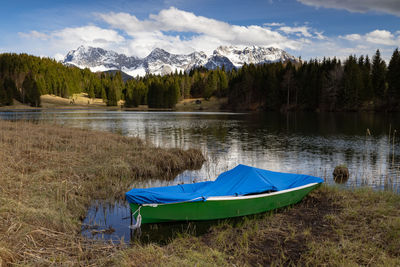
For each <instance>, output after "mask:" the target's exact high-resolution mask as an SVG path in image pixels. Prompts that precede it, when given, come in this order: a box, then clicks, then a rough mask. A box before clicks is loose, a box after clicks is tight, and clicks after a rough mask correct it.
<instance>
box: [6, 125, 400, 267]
mask: <svg viewBox="0 0 400 267" xmlns="http://www.w3.org/2000/svg"><path fill="white" fill-rule="evenodd" d="M203 160H204V158H203V156H202V155H201V153H200V152H199V151H197V150H188V151H182V150H179V149H168V150H166V149H160V148H156V147H153V146H151V145H149V144H145V143H143V142H142V141H141V140H139V139H136V138H126V137H122V136H119V135H115V134H111V133H106V132H95V131H88V130H80V129H70V128H65V127H61V126H56V125H48V124H33V123H28V122H21V121H19V122H7V121H0V266H2V265H8V264H10V265H36V266H43V265H44V266H46V265H66V266H69V265H74V266H76V265H83V266H90V265H93V266H99V265H100V266H102V265H117V266H119V265H125V266H160V265H163V266H195V265H198V266H215V265H218V266H225V265H229V266H232V265H236V266H258V265H270V266H278V265H279V266H281V265H282V266H290V265H311V266H314V265H316V266H349V265H351V266H353V265H354V266H356V265H367V266H400V196H399V195H396V194H394V193H391V192H375V191H372V190H370V189H357V190H354V191H350V190H338V189H336V188H332V187H325V186H324V187H321V188H320V189H319V190H316V191H314V192H312V193H311V194H310V195H309V196H307V197H306V198H305V199H304V200H303V201H302V202H301V203H299V204H297V205H294V206H293V207H289V208H286V209H282V210H280V211H278V212H274V213H270V214H261V215H255V216H249V217H245V218H242V219H239V220H227V221H223V222H221V223H218V224H216V225H214V226H213V227H212V228H211V229H210V230H209V231H208V232H207V233H206V234H204V235H202V236H198V237H196V236H195V235H193V234H191V233H185V234H182V235H181V236H178V237H176V238H174V239H173V240H171V241H170V242H169V243H168V244H166V245H163V246H162V245H157V244H139V243H137V244H133V245H132V246H131V247H124V246H123V245H113V244H108V243H95V242H91V241H88V240H85V239H83V238H82V237H81V236H80V233H79V231H80V227H81V219H82V217H83V216H84V214H85V211H86V208H87V206H88V205H89V203H90V200H92V199H107V198H119V197H121V196H122V194H123V193H124V192H125V191H126V190H127V189H128V188H129V185H130V184H131V183H132V181H134V180H135V179H148V178H152V177H157V178H160V177H164V178H168V177H172V176H173V175H175V174H176V173H177V172H179V171H182V170H184V169H186V168H190V167H193V168H194V167H198V166H199V165H200V164H201V163H202V162H203ZM271 214H272V216H271Z"/></svg>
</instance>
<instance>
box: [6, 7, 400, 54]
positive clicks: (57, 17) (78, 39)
mask: <svg viewBox="0 0 400 267" xmlns="http://www.w3.org/2000/svg"><path fill="white" fill-rule="evenodd" d="M0 24H1V27H0V35H1V36H2V37H1V38H0V52H17V53H21V52H24V53H29V54H33V55H38V56H48V57H55V58H57V59H61V58H62V57H63V56H64V55H65V54H66V53H67V52H68V51H69V50H72V49H76V48H77V47H78V46H80V45H91V46H98V47H102V48H105V49H112V50H115V51H117V52H121V53H126V54H128V55H135V56H139V57H144V56H146V55H147V54H148V53H149V52H150V51H151V50H152V49H154V48H155V47H161V48H164V49H165V50H167V51H169V52H172V53H190V52H192V51H195V50H202V51H204V52H206V53H212V51H213V50H214V49H215V48H216V47H217V46H219V45H238V46H245V45H261V46H275V47H279V48H282V49H285V50H287V51H288V52H290V53H291V54H293V55H295V56H301V57H302V58H303V59H309V58H314V57H319V58H322V57H323V56H329V57H333V56H337V57H340V58H343V57H346V56H348V55H349V54H357V55H360V54H369V55H372V54H373V53H374V52H375V50H376V49H380V50H381V51H382V54H383V55H384V57H385V58H386V59H389V58H390V55H391V53H392V52H393V50H394V49H395V48H396V47H398V46H399V45H400V26H399V25H400V1H399V0H329V1H328V0H287V1H284V0H281V1H278V0H264V1H243V0H240V1H238V0H231V1H216V0H201V1H197V0H193V1H184V0H164V1H159V0H150V1H136V0H134V1H128V0H115V1H109V0H108V1H102V0H100V1H89V0H80V1H75V0H68V1H65V0H58V1H57V0H52V1H50V0H45V1H24V0H14V1H7V3H2V7H1V9H0Z"/></svg>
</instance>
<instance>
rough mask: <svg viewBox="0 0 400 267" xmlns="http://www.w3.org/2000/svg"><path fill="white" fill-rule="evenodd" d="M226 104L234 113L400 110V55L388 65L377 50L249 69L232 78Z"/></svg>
mask: <svg viewBox="0 0 400 267" xmlns="http://www.w3.org/2000/svg"><path fill="white" fill-rule="evenodd" d="M227 92H228V94H227V96H228V105H229V107H230V108H231V109H236V110H244V109H250V110H257V109H258V110H313V111H315V110H324V111H356V110H380V111H393V110H400V54H399V51H398V49H396V50H395V51H394V52H393V55H392V57H391V60H390V62H389V65H388V66H386V63H385V61H383V60H382V58H381V55H380V52H379V50H377V51H376V54H375V55H374V57H373V59H372V62H371V60H370V59H369V57H368V56H366V57H364V56H360V57H358V58H357V57H356V56H355V55H351V56H349V57H348V58H347V59H346V60H345V61H344V63H343V64H342V63H341V61H340V60H337V59H336V58H333V59H326V58H324V59H323V60H322V61H318V60H310V61H308V62H302V63H300V64H296V65H294V64H292V63H290V62H289V63H287V64H282V63H274V64H265V65H256V66H255V65H245V66H243V67H242V68H241V69H239V70H238V71H233V72H232V73H231V74H230V83H229V88H228V91H227Z"/></svg>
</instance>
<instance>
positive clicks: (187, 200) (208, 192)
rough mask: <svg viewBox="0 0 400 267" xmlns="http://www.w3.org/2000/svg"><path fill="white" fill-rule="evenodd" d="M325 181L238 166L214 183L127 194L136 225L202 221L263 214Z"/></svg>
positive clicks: (136, 189) (143, 189)
mask: <svg viewBox="0 0 400 267" xmlns="http://www.w3.org/2000/svg"><path fill="white" fill-rule="evenodd" d="M322 182H323V180H322V179H321V178H319V177H314V176H310V175H303V174H290V173H280V172H273V171H268V170H263V169H259V168H255V167H250V166H246V165H238V166H236V167H235V168H233V169H231V170H229V171H226V172H224V173H222V174H220V175H219V176H218V178H217V179H216V180H215V181H206V182H199V183H192V184H181V185H174V186H165V187H153V188H133V189H132V190H130V191H129V192H127V193H126V194H125V196H126V199H127V201H128V202H129V205H130V208H131V211H132V216H133V217H134V218H135V220H136V224H135V225H134V226H133V227H134V228H135V227H140V224H143V223H161V222H175V221H203V220H216V219H224V218H232V217H239V216H245V215H251V214H256V213H262V212H266V211H269V210H274V209H278V208H281V207H285V206H288V205H292V204H295V203H298V202H299V201H301V200H302V199H303V198H304V197H305V196H306V195H307V194H308V193H309V192H311V191H312V190H314V189H315V188H317V187H318V186H319V185H320V184H321V183H322Z"/></svg>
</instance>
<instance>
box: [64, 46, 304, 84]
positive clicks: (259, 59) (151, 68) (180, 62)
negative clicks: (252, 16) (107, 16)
mask: <svg viewBox="0 0 400 267" xmlns="http://www.w3.org/2000/svg"><path fill="white" fill-rule="evenodd" d="M286 61H291V62H299V59H298V58H296V57H294V56H292V55H290V54H289V53H287V52H286V51H284V50H282V49H279V48H274V47H260V46H250V47H236V46H219V47H218V48H217V49H215V50H214V52H213V53H212V55H209V56H208V55H206V54H205V53H204V52H193V53H191V54H188V55H177V54H171V53H169V52H167V51H165V50H163V49H161V48H156V49H154V50H153V51H152V52H151V53H150V54H149V55H148V56H147V57H145V58H139V57H135V56H126V55H124V54H118V53H116V52H114V51H110V50H105V49H102V48H96V47H90V46H80V47H78V48H77V49H76V50H72V51H70V52H69V53H68V54H67V55H66V56H65V58H64V61H63V63H64V64H65V65H72V66H76V67H79V68H89V69H90V70H91V71H94V72H97V71H110V70H120V71H122V72H125V73H127V74H128V75H130V76H133V77H136V76H144V75H146V74H156V75H157V74H159V75H165V74H169V73H171V72H175V71H178V72H179V71H190V70H191V69H193V68H196V67H205V68H207V69H216V68H222V66H224V67H225V69H227V70H231V69H232V68H240V67H242V66H243V65H244V64H250V63H253V64H263V63H274V62H286Z"/></svg>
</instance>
